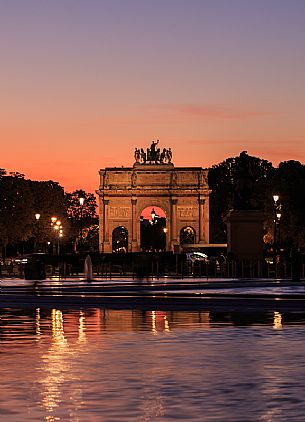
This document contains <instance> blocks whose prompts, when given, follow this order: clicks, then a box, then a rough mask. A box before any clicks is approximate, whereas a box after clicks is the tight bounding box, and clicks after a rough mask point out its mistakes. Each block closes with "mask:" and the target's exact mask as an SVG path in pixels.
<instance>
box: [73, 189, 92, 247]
mask: <svg viewBox="0 0 305 422" xmlns="http://www.w3.org/2000/svg"><path fill="white" fill-rule="evenodd" d="M80 198H84V203H83V205H82V206H81V205H80V200H79V199H80ZM66 200H67V205H68V207H67V215H68V218H69V221H70V228H71V236H72V238H74V239H76V240H77V241H78V242H79V241H80V236H82V241H83V242H85V244H86V246H87V247H93V248H97V246H98V216H97V213H96V208H97V203H96V198H95V196H94V194H93V193H87V192H85V191H84V190H82V189H78V190H75V191H74V192H71V193H66ZM81 226H82V230H81ZM81 231H82V233H81Z"/></svg>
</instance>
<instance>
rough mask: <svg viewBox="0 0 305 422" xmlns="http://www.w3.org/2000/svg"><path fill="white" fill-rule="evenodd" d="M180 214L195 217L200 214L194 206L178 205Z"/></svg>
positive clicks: (181, 216) (183, 216)
mask: <svg viewBox="0 0 305 422" xmlns="http://www.w3.org/2000/svg"><path fill="white" fill-rule="evenodd" d="M178 216H179V217H180V218H195V217H197V216H198V210H197V209H196V208H194V207H178Z"/></svg>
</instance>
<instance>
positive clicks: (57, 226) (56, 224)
mask: <svg viewBox="0 0 305 422" xmlns="http://www.w3.org/2000/svg"><path fill="white" fill-rule="evenodd" d="M51 227H52V228H53V229H54V230H55V233H56V237H57V255H59V253H60V243H59V241H60V238H62V237H63V235H64V234H63V228H62V225H61V221H60V220H58V218H57V217H51Z"/></svg>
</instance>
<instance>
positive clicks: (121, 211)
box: [109, 207, 130, 218]
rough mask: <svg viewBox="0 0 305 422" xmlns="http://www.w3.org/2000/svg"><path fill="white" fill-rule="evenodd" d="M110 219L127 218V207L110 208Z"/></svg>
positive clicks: (128, 213)
mask: <svg viewBox="0 0 305 422" xmlns="http://www.w3.org/2000/svg"><path fill="white" fill-rule="evenodd" d="M109 216H110V218H128V217H129V216H130V208H129V207H110V209H109Z"/></svg>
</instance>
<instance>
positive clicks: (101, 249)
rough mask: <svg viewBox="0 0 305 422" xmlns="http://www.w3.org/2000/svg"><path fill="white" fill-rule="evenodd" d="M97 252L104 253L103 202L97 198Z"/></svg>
mask: <svg viewBox="0 0 305 422" xmlns="http://www.w3.org/2000/svg"><path fill="white" fill-rule="evenodd" d="M99 207H100V209H99V252H100V253H103V252H104V224H105V222H104V205H103V200H102V198H101V197H100V198H99Z"/></svg>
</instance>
